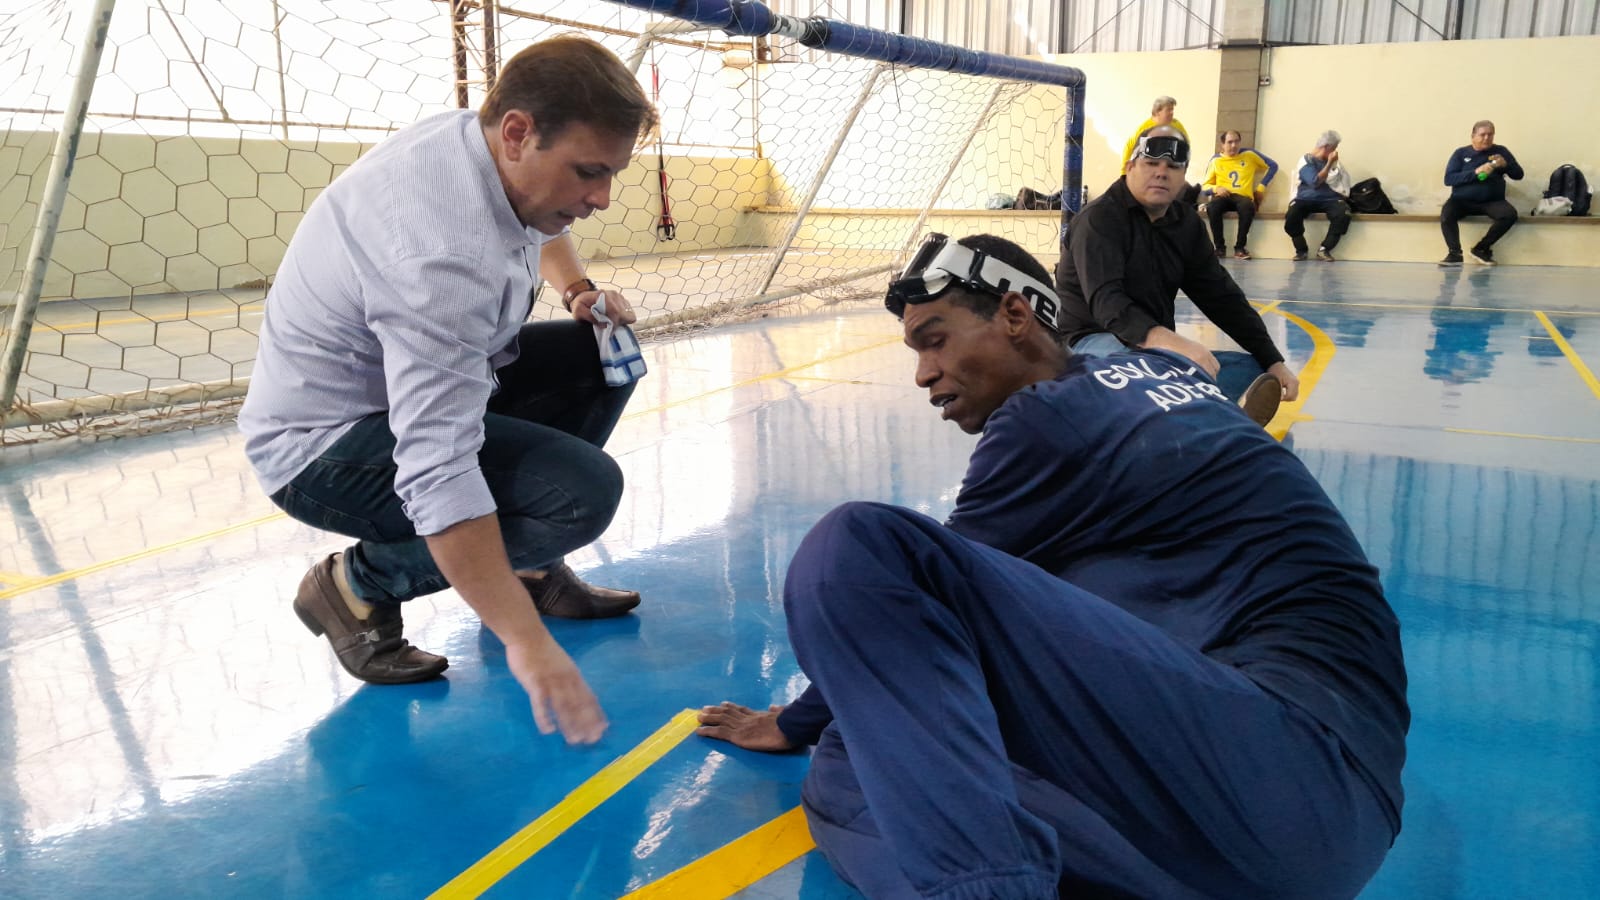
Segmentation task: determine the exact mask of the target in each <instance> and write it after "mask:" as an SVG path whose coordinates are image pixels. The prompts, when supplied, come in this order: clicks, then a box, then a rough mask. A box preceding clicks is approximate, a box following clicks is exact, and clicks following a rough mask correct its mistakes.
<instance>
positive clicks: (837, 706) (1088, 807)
mask: <svg viewBox="0 0 1600 900" xmlns="http://www.w3.org/2000/svg"><path fill="white" fill-rule="evenodd" d="M785 608H786V611H787V615H788V621H789V633H790V637H791V640H792V641H793V644H794V648H795V653H796V655H797V657H798V658H799V661H800V664H801V667H802V668H803V669H804V670H805V672H806V674H807V675H808V676H809V677H810V678H811V680H812V681H813V682H814V683H815V684H816V685H817V686H818V688H819V689H820V690H821V692H822V696H823V697H824V698H825V699H826V700H827V703H828V706H829V708H830V709H831V710H832V712H833V716H834V721H833V724H832V725H830V726H829V727H828V730H827V731H826V732H825V733H824V736H823V739H822V741H821V743H820V744H819V745H818V748H817V752H816V755H815V756H814V758H813V762H812V769H811V772H810V773H809V775H808V776H807V781H806V785H805V789H804V795H803V799H804V806H805V809H806V813H807V818H808V820H809V822H810V824H811V829H812V833H813V836H814V837H815V838H816V841H817V844H818V846H819V847H820V848H821V849H822V850H823V852H824V854H825V855H826V856H827V857H828V859H829V861H830V862H831V863H832V864H833V866H834V868H835V870H836V871H838V872H839V874H840V875H841V876H842V877H843V878H845V879H846V880H847V881H849V882H851V883H852V884H854V885H855V886H856V887H857V888H859V889H860V890H861V891H862V892H863V893H865V894H866V895H867V896H868V897H871V898H880V897H883V898H900V897H946V898H973V900H1004V898H1041V897H1056V896H1057V891H1058V890H1061V891H1062V892H1063V893H1064V895H1067V896H1111V897H1142V898H1168V897H1172V898H1183V897H1227V898H1251V897H1263V898H1267V897H1270V898H1273V900H1294V898H1324V897H1329V898H1332V897H1352V896H1354V895H1355V894H1356V893H1357V892H1358V891H1359V890H1360V888H1361V886H1362V885H1364V884H1365V883H1366V882H1367V880H1368V879H1369V878H1370V877H1371V876H1372V874H1373V873H1374V872H1375V871H1376V870H1377V867H1378V865H1379V863H1380V862H1381V861H1382V859H1383V856H1384V854H1385V853H1386V852H1387V850H1388V847H1389V845H1390V844H1391V843H1392V841H1393V837H1394V835H1393V833H1392V830H1391V827H1390V825H1389V822H1388V820H1387V818H1386V817H1385V815H1384V812H1383V808H1382V807H1381V806H1380V803H1379V800H1378V799H1377V795H1376V794H1375V793H1374V792H1373V789H1371V788H1370V787H1368V785H1367V783H1366V782H1365V781H1364V780H1363V779H1362V778H1361V777H1360V776H1359V775H1358V774H1357V772H1356V771H1355V770H1354V769H1353V768H1352V767H1351V766H1350V765H1349V763H1348V762H1347V761H1346V759H1345V755H1344V750H1343V747H1342V745H1341V744H1340V742H1339V741H1338V739H1337V738H1335V737H1334V736H1333V735H1332V734H1330V733H1329V732H1328V731H1327V730H1326V729H1324V728H1322V727H1321V726H1320V725H1319V724H1318V723H1317V722H1316V721H1314V720H1312V719H1311V718H1310V717H1309V716H1307V715H1305V714H1304V713H1301V712H1300V711H1298V710H1297V709H1295V708H1293V707H1290V706H1288V705H1287V704H1285V703H1283V702H1281V701H1280V700H1278V699H1277V698H1276V697H1274V696H1273V695H1271V694H1269V693H1267V692H1265V691H1264V690H1262V689H1261V688H1259V687H1258V686H1256V684H1255V683H1254V682H1252V681H1251V680H1250V679H1248V678H1246V677H1245V676H1244V675H1243V674H1241V673H1240V672H1239V671H1238V670H1236V669H1234V668H1232V667H1229V666H1226V665H1223V664H1220V663H1217V662H1213V661H1212V660H1210V659H1208V658H1207V657H1206V656H1204V655H1202V654H1201V653H1199V652H1198V651H1196V650H1194V649H1192V648H1190V647H1188V646H1185V645H1183V644H1181V643H1179V642H1178V641H1176V640H1174V639H1173V638H1172V637H1170V636H1169V635H1167V634H1166V633H1165V632H1163V631H1161V630H1160V629H1158V628H1156V627H1155V626H1153V625H1151V624H1149V623H1148V622H1145V621H1144V620H1142V619H1139V618H1137V617H1135V616H1133V615H1131V614H1130V613H1127V612H1125V611H1124V610H1122V609H1121V608H1119V607H1117V606H1115V605H1114V604H1112V603H1110V602H1108V601H1105V600H1102V599H1100V598H1098V597H1096V596H1094V595H1092V594H1089V593H1087V592H1085V591H1082V590H1079V589H1077V588H1075V587H1073V586H1072V585H1070V584H1068V583H1066V582H1064V581H1062V580H1060V579H1058V578H1056V577H1055V576H1053V575H1051V574H1050V573H1048V572H1046V571H1044V570H1043V569H1040V568H1038V567H1036V566H1034V565H1032V564H1030V563H1027V562H1024V561H1022V560H1019V559H1017V558H1015V557H1012V556H1009V555H1007V554H1005V553H1002V552H1000V551H998V550H995V549H993V548H990V547H987V546H984V545H981V544H977V543H975V542H972V541H968V540H966V539H964V538H962V537H960V536H959V535H957V534H955V533H954V532H952V531H951V530H949V529H947V528H945V527H944V526H942V525H940V524H939V523H937V522H935V521H933V520H932V519H929V518H927V517H926V516H923V515H920V514H918V513H914V512H912V511H910V510H906V509H901V508H898V507H892V506H883V505H879V504H870V503H851V504H846V505H844V506H841V507H839V508H838V509H836V510H834V511H833V512H831V513H829V514H828V515H827V516H826V517H824V518H823V519H822V521H820V522H819V523H818V524H817V525H816V526H815V527H814V528H813V529H812V531H811V533H810V534H809V535H807V537H806V539H805V540H804V542H803V543H802V544H801V546H800V549H799V551H798V552H797V553H796V555H795V558H794V560H793V562H792V564H791V565H790V567H789V574H788V580H787V583H786V585H785Z"/></svg>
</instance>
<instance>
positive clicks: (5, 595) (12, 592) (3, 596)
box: [0, 338, 900, 600]
mask: <svg viewBox="0 0 1600 900" xmlns="http://www.w3.org/2000/svg"><path fill="white" fill-rule="evenodd" d="M898 340H900V339H899V338H890V339H889V340H886V341H880V342H878V343H876V344H871V345H869V346H866V347H858V348H856V349H854V350H846V351H844V352H843V353H838V354H835V355H833V356H829V357H826V358H823V359H814V360H812V361H811V362H808V363H801V364H799V365H795V366H790V367H789V368H787V369H784V370H782V371H779V372H773V373H771V374H769V375H758V376H756V377H755V378H751V379H748V380H745V381H741V382H738V383H736V384H731V385H728V386H726V387H720V388H714V389H712V390H709V391H706V392H704V393H701V394H696V395H695V396H693V397H688V398H685V399H683V400H676V401H673V402H671V403H663V404H661V405H660V406H654V407H651V408H650V409H645V410H640V411H639V412H636V413H630V414H628V415H626V416H623V418H624V419H633V418H637V417H639V416H648V415H650V414H651V413H656V412H660V411H661V410H664V409H669V408H671V407H674V406H682V405H684V404H686V403H693V402H695V401H697V400H700V399H702V398H705V397H709V396H711V395H712V394H716V393H720V392H722V391H731V390H733V389H734V388H738V387H744V386H745V385H749V384H755V383H756V382H758V381H766V380H768V379H772V378H782V377H784V376H787V375H789V374H790V373H792V372H798V371H800V370H802V369H806V368H809V367H811V366H819V365H822V364H823V363H829V362H833V361H834V360H838V359H843V358H845V357H847V356H852V355H854V354H857V353H864V352H866V351H868V350H876V349H877V348H879V347H883V346H887V345H889V344H892V343H895V342H896V341H898ZM283 517H284V516H283V513H274V514H273V515H270V516H263V517H262V518H259V519H252V520H250V521H248V522H242V523H240V524H238V525H230V526H228V527H227V528H222V529H218V530H216V531H208V532H206V533H205V534H200V535H195V536H194V537H191V538H185V539H184V540H181V541H175V542H173V543H170V544H163V545H161V546H159V547H151V548H149V549H147V550H141V551H139V552H138V553H131V554H129V555H127V556H120V557H118V558H116V559H111V560H107V561H105V562H100V563H95V564H93V565H90V566H85V567H83V568H81V569H72V570H70V571H66V572H62V573H60V574H57V575H49V576H45V577H43V578H37V579H35V578H31V577H29V576H25V575H19V576H17V579H16V580H17V581H18V582H20V583H19V584H17V586H15V587H10V588H5V589H3V590H0V600H8V599H10V598H12V597H15V596H18V595H19V594H25V593H27V592H29V591H32V590H37V589H38V588H43V587H49V586H50V585H52V584H60V583H61V582H63V581H71V580H72V579H74V578H79V577H82V576H84V575H88V574H91V573H94V572H99V571H101V570H103V569H109V568H112V567H114V566H120V565H122V564H123V563H130V562H133V561H135V560H139V559H144V558H145V557H148V556H153V555H155V554H157V553H164V552H166V551H168V550H175V549H177V548H179V547H185V546H188V545H189V544H197V543H200V542H202V541H209V540H211V539H212V538H215V537H221V536H222V535H225V534H228V533H230V532H234V531H239V530H241V529H244V528H253V527H255V526H257V525H262V524H265V523H267V522H271V521H274V520H276V519H281V518H283ZM6 580H7V579H6V578H5V577H4V576H0V584H4V583H5V581H6Z"/></svg>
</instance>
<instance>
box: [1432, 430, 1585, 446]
mask: <svg viewBox="0 0 1600 900" xmlns="http://www.w3.org/2000/svg"><path fill="white" fill-rule="evenodd" d="M1445 431H1447V432H1449V433H1451V434H1476V435H1480V436H1483V437H1507V438H1521V439H1523V440H1528V441H1556V442H1558V443H1563V444H1600V438H1580V437H1560V436H1558V435H1553V434H1521V433H1519V432H1515V431H1480V430H1478V429H1476V428H1446V429H1445Z"/></svg>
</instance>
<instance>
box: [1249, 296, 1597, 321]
mask: <svg viewBox="0 0 1600 900" xmlns="http://www.w3.org/2000/svg"><path fill="white" fill-rule="evenodd" d="M1277 302H1279V303H1298V304H1302V305H1306V306H1340V307H1352V308H1360V309H1413V310H1429V311H1432V310H1435V309H1448V310H1451V311H1453V312H1491V313H1518V314H1521V315H1531V314H1533V313H1535V312H1537V310H1529V309H1511V308H1509V307H1505V306H1440V305H1438V304H1436V303H1363V302H1359V301H1355V300H1279V301H1277ZM1561 315H1563V316H1584V317H1589V318H1593V317H1595V316H1600V312H1596V311H1594V310H1587V309H1564V310H1562V311H1561Z"/></svg>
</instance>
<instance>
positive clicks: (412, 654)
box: [294, 556, 450, 684]
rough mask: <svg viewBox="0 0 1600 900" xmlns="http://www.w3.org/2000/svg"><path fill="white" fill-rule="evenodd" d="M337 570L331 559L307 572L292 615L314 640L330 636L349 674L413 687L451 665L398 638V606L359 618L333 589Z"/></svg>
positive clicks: (376, 608)
mask: <svg viewBox="0 0 1600 900" xmlns="http://www.w3.org/2000/svg"><path fill="white" fill-rule="evenodd" d="M333 564H334V557H332V556H329V557H328V558H326V559H324V560H322V561H321V562H319V563H317V564H316V565H314V566H312V567H311V568H310V569H309V570H307V571H306V575H305V577H304V578H302V579H300V592H299V593H298V594H296V595H295V598H294V612H295V615H297V616H299V617H300V621H301V622H304V623H305V626H306V627H307V628H309V629H311V633H312V634H315V635H318V636H321V635H323V634H327V636H328V643H330V644H332V645H333V652H334V654H335V655H336V656H338V657H339V665H341V666H344V670H345V671H346V672H349V673H350V674H351V675H354V676H355V677H357V678H359V679H361V680H362V681H367V682H371V683H372V684H409V683H410V682H413V681H427V680H428V679H430V678H434V677H437V676H438V674H439V673H440V672H443V671H444V670H445V667H447V666H449V665H450V661H449V660H447V659H445V658H444V657H442V656H436V655H434V654H432V653H429V652H428V651H426V650H423V649H422V648H420V647H413V646H412V645H411V644H410V643H408V642H407V641H406V639H405V638H403V637H401V636H400V632H401V631H402V630H403V629H404V627H405V624H404V623H403V622H402V621H401V620H400V607H399V606H395V605H380V606H374V607H373V608H372V614H371V615H369V616H367V618H365V619H358V618H356V617H355V614H354V613H352V612H350V606H349V605H348V604H346V603H345V602H344V595H343V594H341V593H339V586H338V585H337V584H335V583H334V580H333V577H334V576H333V571H334V569H333Z"/></svg>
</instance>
